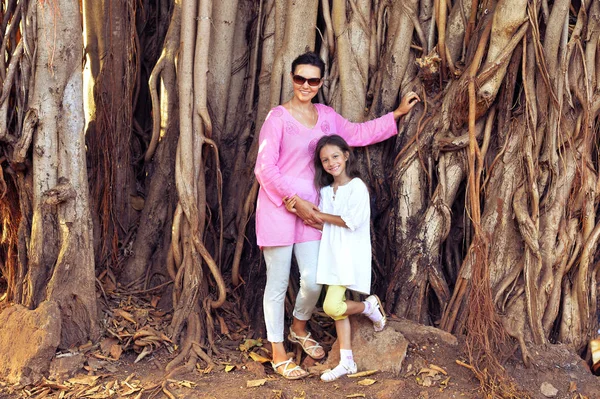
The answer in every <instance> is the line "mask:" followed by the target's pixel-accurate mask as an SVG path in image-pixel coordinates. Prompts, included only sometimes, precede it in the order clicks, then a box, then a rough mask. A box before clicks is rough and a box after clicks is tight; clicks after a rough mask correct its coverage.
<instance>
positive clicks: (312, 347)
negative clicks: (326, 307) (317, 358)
mask: <svg viewBox="0 0 600 399" xmlns="http://www.w3.org/2000/svg"><path fill="white" fill-rule="evenodd" d="M310 335H311V334H310V332H308V333H306V336H304V337H301V336H299V335H298V334H296V333H295V332H294V331H292V330H291V329H290V337H291V339H290V341H292V342H295V343H299V344H300V345H301V346H302V349H304V351H305V352H307V353H308V352H310V353H308V354H309V355H311V356H312V355H314V354H315V350H316V349H318V348H322V346H321V345H320V344H319V343H318V342H317V340H315V339H314V338H311V337H310ZM306 341H309V343H313V342H314V344H313V345H307V344H306Z"/></svg>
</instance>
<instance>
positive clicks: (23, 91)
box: [0, 0, 600, 372]
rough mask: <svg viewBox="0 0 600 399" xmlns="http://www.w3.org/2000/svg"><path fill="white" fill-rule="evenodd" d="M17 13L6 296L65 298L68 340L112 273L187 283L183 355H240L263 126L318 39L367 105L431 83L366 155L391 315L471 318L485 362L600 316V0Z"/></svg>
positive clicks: (255, 310) (120, 5) (406, 0)
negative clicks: (228, 343) (229, 328)
mask: <svg viewBox="0 0 600 399" xmlns="http://www.w3.org/2000/svg"><path fill="white" fill-rule="evenodd" d="M0 21H1V24H2V25H1V29H0V45H1V48H0V88H1V95H0V163H1V166H2V168H1V173H0V198H1V201H0V213H1V217H2V223H3V224H2V235H1V241H0V276H1V280H0V289H1V290H2V291H1V293H3V294H4V295H2V298H3V299H2V302H0V303H2V307H6V306H9V304H22V305H24V306H26V307H28V308H30V309H35V308H36V307H37V306H39V305H40V303H42V302H43V301H53V302H55V303H56V304H57V305H58V307H59V309H60V312H61V320H62V333H61V346H62V347H69V346H72V345H74V344H78V343H82V342H86V341H87V340H88V339H95V338H97V337H98V334H99V333H100V332H101V331H100V330H99V324H98V320H97V316H96V315H97V311H96V296H95V294H94V288H93V287H95V286H96V285H97V281H96V278H100V277H101V278H103V279H107V278H109V279H111V280H112V281H113V282H114V283H115V284H118V285H120V286H121V287H124V288H125V289H130V290H132V291H133V290H146V289H149V288H153V287H157V286H161V287H162V288H161V289H164V290H167V291H168V292H172V302H173V319H172V323H171V327H170V334H171V338H172V339H174V340H176V341H177V342H180V343H181V346H180V351H179V356H178V357H177V358H175V359H174V360H173V361H172V362H171V364H170V365H169V366H168V370H169V371H171V372H176V371H178V370H185V369H186V368H188V367H193V366H194V364H195V362H196V360H197V359H198V358H199V357H200V358H202V359H204V360H206V361H210V356H211V354H212V353H215V352H218V345H217V344H216V343H215V337H216V335H217V334H218V332H217V331H216V329H215V326H216V325H217V324H218V323H219V318H221V317H222V315H223V312H227V313H228V314H235V315H236V317H239V318H240V319H242V320H245V321H246V322H248V323H251V324H252V326H253V328H254V329H255V330H256V331H259V332H260V331H262V328H263V326H262V325H261V323H262V322H261V312H262V310H261V299H262V290H263V288H264V262H263V261H262V260H261V255H260V250H259V248H258V247H257V246H256V244H255V237H254V223H253V221H254V219H253V211H254V208H255V200H256V195H257V188H258V183H257V182H256V180H255V178H254V174H253V166H254V162H255V159H256V154H257V146H256V143H257V139H258V134H259V131H260V128H261V125H262V123H263V121H264V119H265V117H266V115H267V113H268V111H269V109H270V108H271V107H273V106H275V105H278V104H280V103H281V102H283V101H286V100H287V99H289V98H290V96H291V80H290V79H289V72H290V65H291V61H292V60H293V58H295V57H296V56H297V55H298V54H301V53H303V52H305V51H307V50H313V51H316V52H317V53H319V54H320V55H321V57H322V58H323V59H324V60H325V62H326V64H327V67H326V74H325V84H324V86H323V89H322V90H321V92H320V93H319V96H318V101H319V102H322V103H325V104H328V105H330V106H332V107H334V108H335V109H336V110H337V111H338V112H339V113H341V114H342V115H343V116H344V117H346V118H347V119H349V120H353V121H363V120H368V119H372V118H374V117H377V116H379V115H382V114H383V113H385V112H389V111H390V110H393V109H394V108H395V107H396V106H397V104H398V102H399V99H400V98H401V97H402V95H403V94H404V93H406V92H407V91H415V92H417V93H418V94H419V96H420V97H421V99H422V102H421V103H420V104H419V105H417V106H416V107H415V108H414V109H413V110H412V111H411V112H410V113H409V114H408V115H406V116H405V117H404V118H403V119H401V120H400V122H399V126H398V132H399V133H398V135H397V136H396V137H395V138H392V139H389V140H387V141H385V142H383V143H380V144H377V145H374V146H371V147H368V148H364V149H358V150H357V153H358V155H359V159H360V161H361V169H362V176H363V177H364V179H365V181H366V182H367V184H368V185H369V187H370V189H371V193H372V236H373V260H374V262H373V265H374V266H373V273H374V278H373V281H374V291H375V292H376V293H378V294H379V295H380V296H381V297H382V298H384V302H385V306H386V308H387V311H388V312H390V313H393V314H395V315H397V316H399V317H405V318H409V319H412V320H415V321H418V322H420V323H424V324H429V325H433V326H436V327H439V328H441V329H444V330H446V331H449V332H453V333H456V334H466V337H467V341H466V342H467V344H468V348H469V350H470V353H471V355H472V360H473V362H474V363H477V361H478V360H477V359H484V358H485V359H488V361H489V359H492V358H494V357H495V356H494V354H495V353H497V352H498V351H499V348H500V346H501V345H502V344H503V343H506V342H509V343H510V342H512V343H513V344H514V343H517V344H518V346H519V348H520V354H521V356H522V359H523V361H524V362H525V363H526V364H529V355H528V347H531V345H537V344H544V343H556V342H560V343H566V344H568V345H570V346H571V347H572V348H573V350H575V351H578V352H579V353H583V352H584V351H585V349H586V345H587V341H588V340H589V338H590V337H591V335H592V333H593V332H594V331H595V330H596V329H597V323H598V322H597V304H596V302H597V297H596V293H597V286H596V283H597V274H598V268H599V265H600V263H599V261H598V251H597V249H598V239H599V238H600V223H599V222H598V219H599V212H598V202H599V201H598V192H599V191H600V177H599V175H598V168H599V166H600V165H599V152H598V143H599V139H600V129H599V124H598V114H599V111H600V54H598V52H599V50H600V41H599V39H600V2H598V1H594V0H528V1H526V0H498V1H495V0H321V1H318V0H252V1H251V0H219V1H212V0H81V1H77V0H37V1H34V0H5V1H3V2H2V6H1V7H0ZM98 281H99V280H98ZM170 282H172V284H171V283H170ZM295 284H297V281H296V282H292V284H291V286H290V293H291V294H293V293H294V291H295V289H296V288H295ZM0 295H1V294H0Z"/></svg>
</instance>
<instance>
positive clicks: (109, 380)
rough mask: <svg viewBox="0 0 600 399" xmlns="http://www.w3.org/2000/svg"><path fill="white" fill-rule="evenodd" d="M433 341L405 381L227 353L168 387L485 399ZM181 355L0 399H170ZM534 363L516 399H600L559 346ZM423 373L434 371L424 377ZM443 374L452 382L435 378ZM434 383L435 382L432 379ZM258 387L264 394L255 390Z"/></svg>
mask: <svg viewBox="0 0 600 399" xmlns="http://www.w3.org/2000/svg"><path fill="white" fill-rule="evenodd" d="M426 341H427V342H411V343H410V345H409V349H408V352H407V356H406V358H405V360H404V364H403V366H402V370H401V372H400V374H399V375H393V374H392V373H388V372H376V373H374V374H372V375H369V376H364V377H357V378H349V377H344V378H341V379H339V380H337V381H335V382H332V383H324V382H321V381H320V379H319V377H318V375H316V374H315V375H312V376H311V377H309V378H306V379H304V380H296V381H288V380H284V379H283V378H281V377H278V376H276V375H275V374H274V373H273V371H272V369H271V368H270V366H268V363H264V364H261V363H260V362H257V361H253V360H252V359H251V358H249V357H248V356H247V353H246V352H243V351H240V350H227V351H226V352H224V353H222V354H221V356H220V361H218V362H217V364H216V366H215V368H213V369H212V370H210V371H208V370H206V369H202V367H201V365H198V366H200V367H197V369H196V370H195V371H194V372H191V373H187V374H183V375H179V376H177V377H176V378H174V379H172V380H170V381H167V382H166V387H167V388H168V390H169V392H170V393H171V394H172V395H173V397H174V398H180V399H192V398H194V399H195V398H206V399H209V398H210V399H221V398H234V399H255V398H268V399H308V398H332V399H334V398H373V399H387V398H390V399H391V398H419V399H435V398H481V397H484V396H483V394H482V393H481V392H480V390H479V382H478V381H477V380H476V378H475V377H474V374H473V373H472V372H471V371H470V370H468V369H467V368H466V367H465V366H464V365H460V364H459V363H458V362H457V360H458V361H465V362H466V359H465V358H464V357H463V354H462V353H461V345H457V346H452V345H447V344H444V343H442V342H439V341H437V342H435V343H434V341H433V340H426ZM265 347H268V344H267V345H265ZM263 351H264V352H265V353H267V352H266V350H264V349H263ZM175 354H176V352H174V353H172V354H169V352H168V351H167V350H166V349H164V348H163V349H160V350H157V351H155V352H154V353H153V354H152V355H149V356H147V357H145V358H144V359H142V360H141V361H140V362H138V363H134V361H135V359H136V358H137V357H138V354H137V353H134V352H133V351H130V352H127V353H124V354H123V356H121V357H120V359H119V360H118V361H106V360H103V361H99V360H98V359H97V357H96V356H95V355H94V351H89V352H88V353H87V355H86V362H85V365H84V368H82V369H80V370H78V371H76V372H75V373H74V375H73V376H66V377H65V378H64V380H62V381H55V382H53V383H50V382H46V383H45V384H38V385H37V386H28V387H15V386H7V385H6V384H0V398H96V399H100V398H132V399H142V398H154V397H156V398H166V397H169V396H168V394H165V393H164V392H163V391H161V385H160V384H161V383H162V382H163V381H164V375H165V372H164V367H165V365H166V364H167V363H168V362H169V360H171V359H172V358H173V357H174V356H175ZM532 356H533V358H534V362H535V364H536V366H534V367H532V368H531V369H526V368H524V367H523V365H522V363H521V362H520V360H519V359H516V358H515V359H513V360H511V361H509V362H508V363H507V365H506V369H507V371H508V373H509V374H510V375H511V377H512V378H513V379H514V380H513V382H514V383H515V387H517V388H518V389H517V390H515V392H517V391H520V393H518V394H516V395H515V396H512V397H513V398H527V397H531V398H540V399H542V398H546V397H547V396H544V395H543V394H542V391H541V385H542V384H543V383H550V384H552V386H554V387H555V388H556V389H557V390H558V392H557V394H556V396H554V397H556V398H559V399H563V398H565V399H566V398H569V399H574V398H578V399H583V398H590V399H600V379H598V377H595V376H593V375H592V374H591V373H590V372H589V369H588V368H587V366H586V364H585V362H584V361H583V360H581V359H580V358H579V357H577V356H575V355H573V354H572V353H570V352H569V351H568V350H567V349H566V348H564V347H561V346H556V345H554V346H551V347H548V348H543V349H542V348H538V349H537V350H536V349H534V350H533V351H532ZM91 366H92V367H91ZM91 368H95V369H96V370H95V371H94V370H92V369H91ZM86 369H88V370H87V371H86ZM424 369H425V370H429V371H427V372H423V370H424ZM439 369H441V370H443V371H444V372H445V373H447V374H446V375H445V374H443V373H442V372H441V371H440V372H435V371H436V370H439ZM359 371H361V370H359ZM432 371H433V372H432ZM428 375H431V376H432V377H433V378H425V377H426V376H428ZM253 383H255V384H257V385H259V386H256V387H249V385H251V384H253ZM53 384H54V385H53ZM428 385H429V386H428Z"/></svg>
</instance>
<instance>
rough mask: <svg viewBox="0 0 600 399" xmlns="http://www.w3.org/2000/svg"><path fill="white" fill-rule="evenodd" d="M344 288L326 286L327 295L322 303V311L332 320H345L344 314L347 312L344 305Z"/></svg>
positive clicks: (341, 286) (346, 307) (340, 286)
mask: <svg viewBox="0 0 600 399" xmlns="http://www.w3.org/2000/svg"><path fill="white" fill-rule="evenodd" d="M345 300H346V287H344V286H343V285H330V286H327V294H326V295H325V301H324V302H323V310H324V311H325V313H327V315H328V316H329V317H331V318H332V319H333V320H343V319H345V318H347V317H348V316H346V315H345V314H344V313H346V310H348V305H346V302H344V301H345Z"/></svg>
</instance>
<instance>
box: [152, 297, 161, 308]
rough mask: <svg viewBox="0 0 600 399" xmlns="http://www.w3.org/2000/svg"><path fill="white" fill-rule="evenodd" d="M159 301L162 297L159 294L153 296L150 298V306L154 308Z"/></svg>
mask: <svg viewBox="0 0 600 399" xmlns="http://www.w3.org/2000/svg"><path fill="white" fill-rule="evenodd" d="M158 302H160V297H159V296H155V295H153V296H152V299H151V300H150V306H152V307H153V308H155V307H157V306H158Z"/></svg>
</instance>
